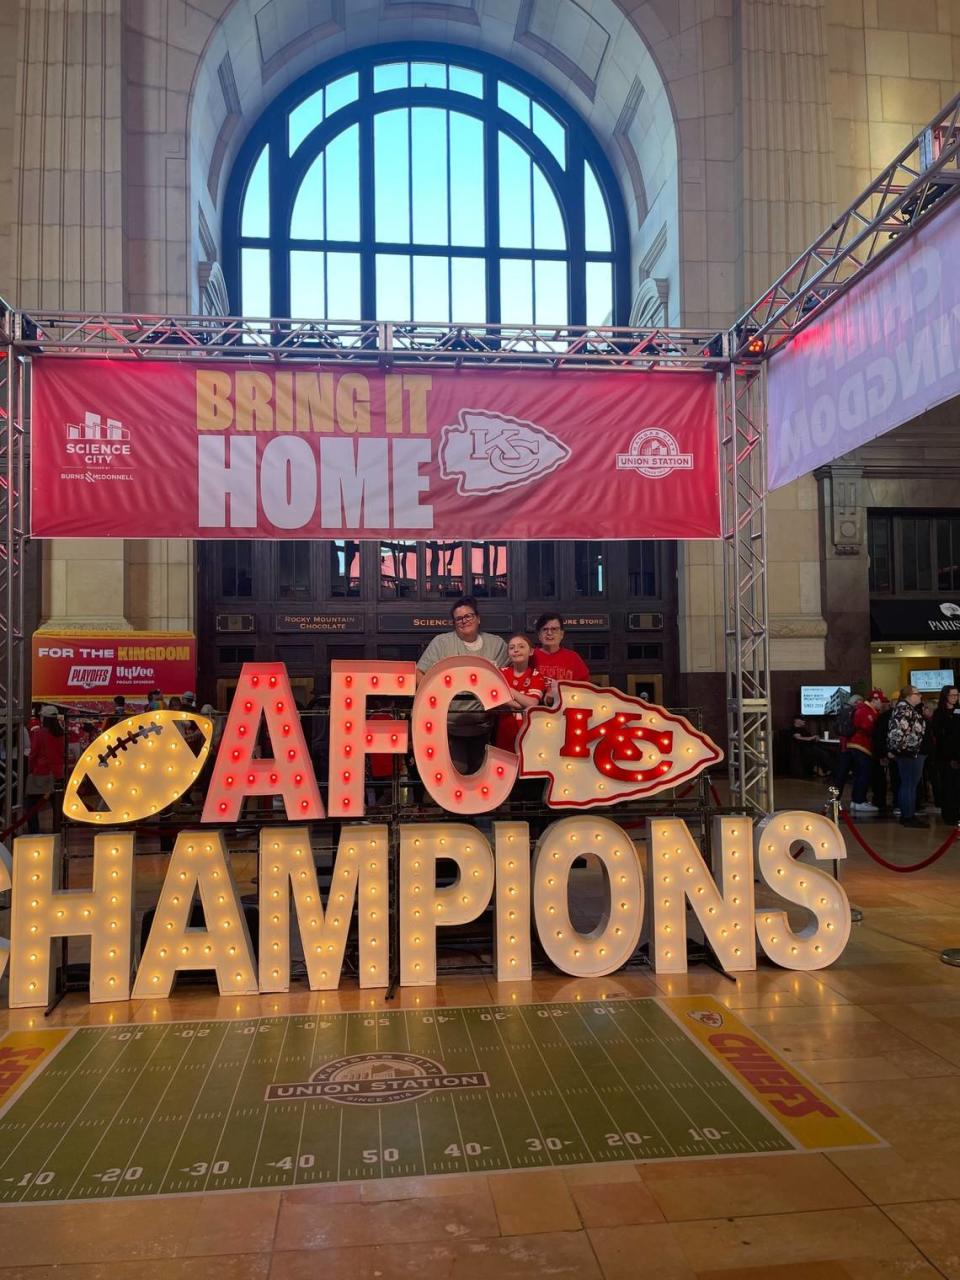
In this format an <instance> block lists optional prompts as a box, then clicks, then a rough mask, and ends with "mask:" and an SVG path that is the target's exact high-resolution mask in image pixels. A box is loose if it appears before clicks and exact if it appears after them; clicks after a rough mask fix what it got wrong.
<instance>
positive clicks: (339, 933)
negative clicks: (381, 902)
mask: <svg viewBox="0 0 960 1280" xmlns="http://www.w3.org/2000/svg"><path fill="white" fill-rule="evenodd" d="M273 834H274V835H275V834H276V833H275V832H274V833H273ZM387 836H388V833H387V829H386V827H383V826H371V827H366V826H361V827H355V828H344V829H343V830H342V831H341V833H340V841H339V844H338V846H337V854H336V858H335V861H334V865H333V871H332V874H331V881H332V880H334V879H336V880H337V881H338V889H337V891H336V893H335V894H334V895H333V896H334V898H335V901H336V914H334V913H332V912H330V911H329V906H330V902H329V898H328V904H327V905H328V910H327V911H324V909H323V906H322V899H321V896H320V888H319V884H318V881H317V874H316V870H315V868H314V866H313V863H312V860H310V861H309V862H308V863H307V866H304V855H303V851H304V848H305V847H308V846H309V832H308V831H307V829H306V828H302V827H301V828H298V827H290V828H286V829H284V830H283V831H282V833H281V836H280V841H279V852H278V851H277V850H276V849H274V848H271V849H270V851H269V853H268V852H267V850H266V848H265V845H264V841H265V836H264V834H263V833H261V850H260V894H261V898H263V895H264V894H265V893H269V895H270V899H271V902H272V908H271V911H270V912H269V913H268V912H266V911H261V913H260V956H261V968H260V989H261V990H262V991H287V990H288V989H289V986H290V894H291V891H292V894H293V903H294V911H295V913H296V920H297V926H298V928H299V930H300V937H301V940H302V943H303V953H304V960H305V962H306V966H307V980H308V982H309V985H310V989H311V990H312V991H330V990H334V989H336V987H337V985H338V984H339V982H340V975H341V972H342V969H343V958H344V952H345V950H346V944H347V935H348V932H349V929H350V921H351V919H352V917H353V909H354V902H355V901H357V900H359V901H361V902H363V901H366V902H371V901H373V902H375V901H376V898H377V894H378V893H380V894H386V892H387V859H386V856H385V850H386V849H387V847H388V846H387ZM344 882H346V883H344ZM339 886H342V888H340V887H339ZM367 914H368V918H369V920H370V923H368V924H365V925H364V927H363V928H361V929H359V931H358V945H359V962H360V963H359V981H360V986H361V987H381V986H386V978H385V975H384V976H378V975H377V973H376V971H375V970H374V969H373V968H372V967H371V958H372V957H371V951H373V952H374V953H376V951H377V949H380V950H385V949H386V947H387V921H386V918H385V917H382V913H381V912H376V911H373V912H368V913H367ZM268 954H270V956H271V959H270V963H269V966H268V965H267V962H266V960H265V959H263V957H265V956H267V955H268ZM321 955H323V956H324V957H325V958H324V959H323V961H322V962H321V961H320V959H318V957H320V956H321Z"/></svg>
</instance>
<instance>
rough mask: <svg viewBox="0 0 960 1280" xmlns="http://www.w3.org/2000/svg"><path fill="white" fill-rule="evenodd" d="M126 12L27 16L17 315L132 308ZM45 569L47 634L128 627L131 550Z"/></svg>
mask: <svg viewBox="0 0 960 1280" xmlns="http://www.w3.org/2000/svg"><path fill="white" fill-rule="evenodd" d="M120 8H121V0H29V2H28V0H24V2H23V3H22V4H21V6H20V22H19V28H18V34H17V39H18V66H17V84H16V95H15V98H14V103H15V110H16V114H15V117H14V133H13V146H12V150H13V185H14V193H13V198H14V208H15V209H16V217H15V218H14V219H13V236H12V268H13V271H12V278H13V290H12V294H13V296H12V298H11V301H12V302H14V303H15V304H17V305H19V306H22V307H49V308H52V309H56V310H76V311H80V310H85V311H97V310H101V309H102V310H110V309H113V310H119V309H120V308H121V306H122V302H123V246H122V237H121V190H120V181H121V159H122V144H121V134H120V75H121V68H120V32H121V16H120ZM94 407H95V406H91V408H94ZM42 566H43V567H42V606H41V616H42V618H43V619H44V625H49V626H51V627H54V626H64V625H73V626H96V627H110V628H126V627H128V626H129V623H128V622H127V619H126V617H125V612H124V552H123V543H122V542H119V541H117V542H113V541H109V540H105V539H95V540H91V541H75V540H55V541H51V542H46V543H44V544H43V549H42Z"/></svg>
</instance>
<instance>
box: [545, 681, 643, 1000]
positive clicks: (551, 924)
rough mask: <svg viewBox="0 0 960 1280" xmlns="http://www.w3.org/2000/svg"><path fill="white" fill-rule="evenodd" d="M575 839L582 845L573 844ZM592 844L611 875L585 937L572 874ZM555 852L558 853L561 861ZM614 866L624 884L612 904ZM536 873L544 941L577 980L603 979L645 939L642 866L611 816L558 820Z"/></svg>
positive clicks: (547, 835) (562, 967) (550, 829)
mask: <svg viewBox="0 0 960 1280" xmlns="http://www.w3.org/2000/svg"><path fill="white" fill-rule="evenodd" d="M608 693H609V691H608ZM571 835H575V836H577V838H578V839H577V841H575V842H571V840H570V839H569V837H570V836H571ZM588 840H589V841H590V852H591V853H592V854H593V855H594V856H595V857H596V858H598V859H599V860H600V862H601V863H602V864H603V867H604V870H605V872H606V874H605V876H604V885H605V888H606V892H607V895H608V898H607V902H606V905H605V907H604V909H603V911H602V913H601V916H600V920H599V921H598V923H597V926H596V928H594V929H593V930H592V931H591V932H590V933H588V934H583V933H578V932H577V931H576V930H575V929H574V927H573V924H572V922H571V920H570V911H569V895H568V888H567V887H568V879H569V876H570V870H571V868H572V866H573V864H574V862H575V861H576V859H577V858H578V857H579V856H580V853H579V848H578V845H579V843H581V842H583V843H585V842H586V841H588ZM554 853H559V855H560V856H559V859H557V858H554V856H553V855H554ZM615 855H617V856H615ZM614 868H616V870H617V880H619V881H621V882H622V883H620V884H618V886H617V896H616V898H615V899H612V900H611V898H610V896H609V895H610V894H612V892H613V884H614V875H613V871H614ZM532 874H533V911H534V918H535V919H536V922H537V930H538V932H539V935H540V943H541V945H542V947H543V949H544V951H545V952H546V953H547V955H548V956H549V958H550V959H551V960H552V961H553V963H554V964H555V965H556V966H557V968H558V969H560V970H562V972H563V973H569V974H571V975H572V976H574V977H602V976H604V975H606V974H608V973H613V971H614V970H615V969H619V968H621V967H622V966H623V965H624V964H626V962H627V960H628V959H629V958H630V956H631V955H632V954H633V952H634V951H635V950H636V947H637V943H638V942H639V940H640V931H641V929H642V927H643V897H644V895H643V876H642V874H641V869H640V862H639V859H638V858H637V855H636V851H635V849H634V847H633V844H632V842H631V840H630V837H629V836H628V835H627V833H626V832H625V831H624V830H623V828H622V827H619V826H618V825H617V824H616V823H615V822H611V821H610V819H609V818H596V817H594V818H589V817H587V816H585V815H584V816H580V815H577V816H575V817H570V818H563V819H561V820H560V821H559V822H554V823H553V824H552V825H551V826H549V827H547V829H546V831H544V833H543V835H542V836H541V837H540V839H539V840H538V842H537V848H536V852H535V854H534V857H533V873H532Z"/></svg>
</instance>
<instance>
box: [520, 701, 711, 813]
mask: <svg viewBox="0 0 960 1280" xmlns="http://www.w3.org/2000/svg"><path fill="white" fill-rule="evenodd" d="M559 689H560V705H559V706H558V707H550V708H543V707H535V708H533V709H532V710H531V711H530V712H528V715H527V721H526V724H525V725H524V727H523V728H522V730H521V732H520V736H519V738H518V739H517V750H518V751H519V753H520V758H521V761H522V764H521V776H523V777H526V778H546V779H547V780H548V786H547V792H546V798H547V803H548V804H549V805H550V807H551V808H557V809H564V808H568V809H589V808H591V807H592V806H594V805H600V804H604V805H606V804H610V803H611V801H616V800H622V799H625V798H627V797H629V796H640V795H645V796H646V795H654V794H656V792H658V791H662V790H664V789H665V788H668V787H675V786H677V784H678V783H680V782H684V781H688V780H689V779H691V778H694V777H696V775H697V774H698V773H700V772H702V771H703V770H704V769H705V768H707V767H708V766H709V765H711V764H713V763H715V762H716V761H718V760H720V759H722V752H721V751H720V749H719V747H717V745H716V744H715V743H714V742H712V741H711V740H710V739H709V738H708V737H706V736H705V735H704V734H702V733H700V731H699V730H698V729H696V728H694V726H693V725H692V724H690V722H689V721H688V720H686V719H685V718H684V717H683V716H679V715H675V714H673V713H672V712H669V711H666V710H665V709H664V708H663V707H658V706H653V705H652V704H650V703H647V702H645V701H644V700H643V699H642V698H634V697H632V696H629V695H627V694H622V693H619V692H615V691H611V690H610V689H600V688H598V687H597V686H595V685H591V684H586V683H580V682H576V681H561V682H560V685H559ZM558 712H559V713H560V714H559V716H558ZM613 712H615V714H612V713H613ZM644 713H646V714H644ZM557 725H559V726H560V727H561V728H562V729H563V730H564V732H563V734H562V735H560V734H558V733H557V732H556V727H557ZM561 777H562V785H561Z"/></svg>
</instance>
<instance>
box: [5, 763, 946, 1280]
mask: <svg viewBox="0 0 960 1280" xmlns="http://www.w3.org/2000/svg"><path fill="white" fill-rule="evenodd" d="M820 799H821V796H820V793H819V792H817V791H815V790H814V789H813V788H811V787H807V788H804V787H803V786H802V785H801V784H794V785H792V786H791V785H789V784H787V785H786V786H784V787H783V788H782V789H781V793H780V795H779V797H778V801H779V807H781V808H782V807H786V806H787V805H794V804H795V805H798V806H803V805H807V804H809V806H810V807H814V806H815V805H818V804H819V801H820ZM863 830H864V832H865V833H866V834H867V837H868V839H869V840H870V842H871V843H872V844H873V845H874V846H875V847H876V848H877V849H879V850H880V851H881V852H883V853H884V854H886V855H888V856H890V857H891V858H892V859H896V860H900V861H903V862H910V861H916V860H918V859H919V858H920V857H922V856H923V854H924V853H925V852H928V851H929V850H932V849H933V848H934V847H935V845H936V844H938V843H939V842H940V840H941V839H942V838H943V837H944V835H946V833H947V832H946V828H944V827H943V826H935V825H932V826H931V829H930V831H929V832H924V831H909V832H907V831H905V830H903V829H902V828H901V827H899V826H898V825H896V824H888V823H881V822H874V823H872V824H867V823H865V824H864V826H863ZM850 855H851V856H850V859H849V862H848V864H847V866H846V867H845V868H844V882H845V884H846V887H847V889H848V891H849V894H850V897H851V900H852V901H853V902H855V903H856V904H857V905H858V906H860V907H861V908H862V910H863V912H864V920H863V923H862V924H859V925H857V926H855V928H854V932H853V936H852V938H851V942H850V945H849V947H848V949H847V951H846V953H845V955H844V957H843V958H842V960H841V961H840V962H839V963H838V964H837V965H835V966H834V967H833V968H831V969H829V970H826V971H823V972H821V973H818V974H815V975H797V974H792V973H787V972H784V971H783V970H778V969H774V968H772V967H770V966H766V965H765V966H763V967H761V968H760V969H759V970H758V971H757V972H756V973H753V974H747V975H742V976H740V977H739V978H738V980H737V982H736V984H734V983H732V982H729V981H727V980H725V979H724V978H722V977H720V976H719V975H717V974H715V973H713V972H712V971H710V970H709V969H696V970H692V971H691V972H690V973H689V974H688V975H687V976H685V977H660V978H658V977H656V976H655V975H650V974H648V973H644V974H639V973H627V974H616V975H613V976H612V977H611V978H608V979H603V980H597V981H592V982H586V981H584V982H576V981H573V980H571V979H569V978H562V977H560V976H550V975H547V974H544V975H542V976H539V977H538V978H537V980H536V981H534V982H532V983H527V984H516V985H514V986H502V985H501V986H498V985H497V984H496V983H495V982H493V981H492V980H490V979H486V978H483V977H477V976H466V975H465V976H463V977H457V978H448V979H445V980H444V981H443V983H442V984H441V985H440V986H438V987H437V988H436V989H430V990H420V991H417V992H411V991H409V990H408V991H405V992H402V993H401V994H400V997H399V999H400V1001H401V1003H403V1004H409V1005H414V1004H415V1003H419V1006H420V1007H421V1008H423V1007H428V1006H429V1005H432V1004H435V1005H444V1004H447V1005H457V1004H478V1003H487V1002H489V1003H501V1002H505V1001H507V1000H510V999H512V998H516V999H518V1000H550V999H563V1000H569V999H572V998H575V996H576V995H577V994H580V995H581V996H582V997H584V998H591V997H595V996H597V995H598V994H601V993H602V992H603V991H607V992H608V993H610V994H613V993H618V992H620V993H623V992H625V993H629V994H630V995H658V994H671V995H677V994H684V993H698V992H709V993H711V994H713V995H714V996H716V997H717V998H718V999H719V1000H721V1001H723V1002H724V1003H725V1004H727V1005H728V1006H729V1007H730V1008H735V1009H737V1010H738V1012H739V1014H740V1016H741V1017H742V1018H744V1019H745V1020H746V1021H748V1022H749V1023H750V1024H751V1025H752V1026H754V1027H755V1028H757V1030H758V1031H760V1032H761V1033H762V1034H763V1035H764V1036H766V1037H767V1038H768V1039H769V1041H770V1042H771V1043H772V1044H773V1045H774V1046H775V1047H776V1048H777V1049H778V1050H780V1051H781V1052H782V1053H784V1054H785V1055H786V1056H787V1057H788V1058H789V1059H790V1061H791V1062H794V1063H796V1064H797V1065H798V1066H799V1067H801V1068H802V1069H803V1070H804V1071H806V1072H807V1073H809V1074H810V1075H811V1076H813V1077H814V1078H815V1079H817V1080H819V1081H821V1082H823V1083H824V1084H826V1085H827V1086H828V1088H829V1089H830V1091H831V1092H832V1093H833V1094H834V1096H835V1097H836V1098H837V1099H838V1100H839V1101H841V1102H842V1103H844V1104H845V1105H846V1106H848V1107H849V1108H850V1109H851V1110H852V1111H854V1112H855V1113H856V1114H857V1115H859V1116H860V1117H862V1118H863V1119H864V1120H865V1121H866V1122H867V1123H868V1124H870V1125H871V1126H872V1127H873V1128H874V1129H876V1130H877V1131H878V1132H879V1133H880V1134H881V1135H882V1136H883V1138H884V1139H886V1141H887V1142H888V1143H889V1147H886V1148H883V1149H877V1150H870V1151H860V1152H837V1153H834V1154H832V1155H830V1156H826V1155H819V1154H815V1155H799V1154H798V1155H785V1156H780V1155H778V1156H761V1157H742V1158H741V1157H737V1158H733V1159H723V1160H701V1161H694V1162H681V1163H672V1164H668V1163H664V1162H657V1163H650V1164H638V1165H615V1166H609V1167H604V1166H596V1167H589V1168H582V1169H567V1170H563V1171H556V1172H554V1171H536V1172H528V1173H501V1174H495V1175H490V1176H473V1175H462V1176H461V1175H458V1176H455V1177H450V1178H431V1179H421V1180H410V1181H399V1182H398V1181H389V1182H382V1183H367V1184H364V1185H363V1186H358V1185H346V1186H335V1187H315V1188H304V1189H300V1190H291V1191H276V1192H274V1191H269V1192H264V1191H254V1192H239V1193H236V1194H230V1195H220V1196H211V1197H178V1198H175V1199H168V1200H158V1201H148V1202H139V1203H136V1202H125V1203H122V1204H113V1203H105V1204H96V1203H95V1204H77V1205H29V1206H12V1207H10V1206H8V1207H4V1208H0V1280H14V1278H17V1280H27V1278H28V1277H41V1276H44V1277H45V1276H47V1275H49V1276H56V1277H58V1278H62V1280H193V1278H194V1277H197V1280H199V1278H200V1277H209V1276H217V1277H218V1278H219V1277H222V1278H223V1280H228V1278H232V1277H237V1280H263V1278H266V1277H269V1280H301V1278H303V1280H306V1278H307V1277H310V1278H311V1280H312V1278H313V1277H317V1276H322V1277H324V1280H339V1278H340V1277H349V1278H350V1280H394V1278H395V1277H402V1276H410V1277H418V1278H419V1277H425V1278H426V1280H470V1278H471V1277H482V1280H512V1278H513V1277H523V1278H524V1280H526V1278H527V1277H536V1276H550V1277H574V1278H576V1280H594V1278H597V1280H599V1278H600V1277H606V1280H634V1278H635V1277H651V1278H655V1280H747V1278H748V1277H749V1278H751V1280H842V1278H844V1277H856V1278H857V1280H887V1278H888V1277H889V1278H893V1277H911V1278H916V1280H925V1278H926V1277H936V1276H946V1277H953V1278H955V1280H960V969H951V968H948V967H946V966H945V965H943V964H941V963H940V962H939V959H938V956H939V952H940V950H941V949H942V948H943V947H946V946H956V947H960V842H958V843H957V845H955V846H954V849H953V850H951V852H950V853H948V854H947V856H946V857H945V858H944V859H942V860H941V861H940V862H938V863H937V864H936V865H934V866H933V867H931V868H930V869H928V870H926V871H921V872H919V873H917V874H914V875H897V874H894V873H893V872H889V871H885V870H883V869H882V868H880V867H878V866H876V865H875V864H874V863H872V862H870V861H869V860H868V858H867V857H866V855H864V854H863V853H861V852H860V850H858V849H857V848H856V847H855V846H853V845H852V843H851V849H850ZM380 1000H381V997H371V996H370V995H369V994H368V993H364V994H363V995H361V994H360V993H359V992H358V991H356V990H355V989H352V988H350V987H348V986H344V988H343V989H342V990H341V991H340V992H339V993H338V994H337V995H330V994H325V995H320V994H316V993H313V994H312V993H310V992H306V991H299V992H294V993H292V994H291V995H290V996H289V997H281V998H278V997H269V996H263V997H257V998H251V999H246V1000H240V1001H237V1000H221V999H218V998H217V997H216V996H214V995H212V994H210V993H209V992H207V991H205V990H201V989H199V988H196V989H193V990H191V989H185V990H184V992H183V993H182V994H178V995H177V997H176V998H175V999H173V1000H170V1001H167V1002H161V1003H160V1004H153V1003H151V1002H139V1003H136V1002H134V1003H131V1004H128V1005H127V1004H124V1005H116V1006H107V1005H100V1006H96V1007H91V1006H89V1005H88V1004H87V1003H86V1002H85V1001H84V1000H83V999H82V998H80V997H70V998H68V999H67V1000H66V1001H65V1002H64V1003H63V1004H62V1005H61V1006H60V1007H59V1008H58V1009H57V1011H56V1013H55V1014H54V1016H53V1017H52V1019H50V1021H51V1022H53V1023H54V1024H55V1025H56V1024H60V1025H78V1024H89V1023H98V1022H104V1021H108V1020H112V1021H117V1022H120V1021H124V1022H125V1021H138V1020H147V1019H149V1020H153V1019H156V1018H182V1017H210V1016H216V1017H235V1016H239V1015H249V1014H251V1013H256V1012H260V1011H263V1012H273V1011H274V1010H275V1009H278V1008H282V1009H283V1010H284V1011H290V1012H297V1011H302V1010H305V1009H311V1010H312V1009H320V1008H326V1009H330V1010H333V1009H338V1008H339V1009H356V1008H360V1007H364V1008H365V1007H368V1006H370V1005H371V1004H372V1005H373V1006H374V1007H376V1006H377V1004H379V1002H380ZM35 1018H36V1015H35V1014H32V1013H26V1012H10V1013H8V1012H6V1010H4V1011H2V1012H0V1027H2V1026H6V1025H10V1026H22V1025H26V1024H27V1023H29V1021H30V1019H35Z"/></svg>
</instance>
